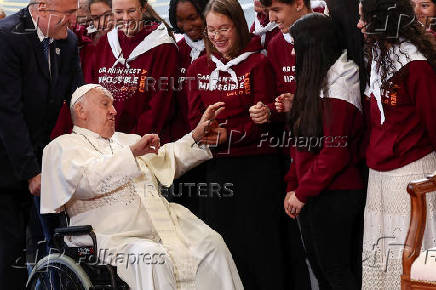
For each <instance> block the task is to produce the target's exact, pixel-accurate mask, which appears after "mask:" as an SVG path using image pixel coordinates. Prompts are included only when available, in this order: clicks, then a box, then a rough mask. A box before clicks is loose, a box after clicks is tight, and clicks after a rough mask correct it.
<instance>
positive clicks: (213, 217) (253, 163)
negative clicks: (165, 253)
mask: <svg viewBox="0 0 436 290" xmlns="http://www.w3.org/2000/svg"><path fill="white" fill-rule="evenodd" d="M279 161H280V160H279V157H278V156H275V155H267V156H244V157H225V158H216V159H212V160H209V161H208V162H207V163H206V172H205V173H206V181H207V186H208V191H207V194H204V195H200V197H199V212H200V217H201V218H202V219H203V220H204V221H205V222H206V223H207V224H208V225H209V226H210V227H211V228H213V229H214V230H216V231H217V232H218V233H219V234H221V235H222V236H223V238H224V241H225V242H226V243H227V246H228V247H229V249H230V252H231V253H232V257H233V259H234V261H235V263H236V266H237V268H238V272H239V275H240V277H241V280H242V283H243V284H244V287H245V289H247V290H251V289H263V290H270V289H274V290H281V289H284V286H283V281H284V273H283V268H284V267H283V259H284V257H283V244H282V241H281V239H280V214H281V209H282V206H281V204H283V201H282V192H281V174H280V164H279ZM218 189H219V190H218Z"/></svg>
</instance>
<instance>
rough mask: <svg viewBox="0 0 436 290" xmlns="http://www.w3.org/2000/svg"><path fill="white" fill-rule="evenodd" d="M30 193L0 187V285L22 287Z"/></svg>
mask: <svg viewBox="0 0 436 290" xmlns="http://www.w3.org/2000/svg"><path fill="white" fill-rule="evenodd" d="M32 206H33V205H32V199H31V195H30V193H29V192H28V191H27V190H26V189H23V191H17V190H15V191H9V192H7V191H6V190H0V289H1V290H3V289H4V290H15V289H25V285H26V279H27V270H26V268H25V250H26V225H27V222H28V219H29V214H30V211H31V208H32Z"/></svg>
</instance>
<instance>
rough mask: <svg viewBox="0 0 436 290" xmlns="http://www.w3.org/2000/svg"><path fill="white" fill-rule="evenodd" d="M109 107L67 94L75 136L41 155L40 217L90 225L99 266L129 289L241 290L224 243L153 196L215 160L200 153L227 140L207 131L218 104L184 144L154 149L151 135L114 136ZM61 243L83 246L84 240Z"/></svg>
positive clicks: (80, 93)
mask: <svg viewBox="0 0 436 290" xmlns="http://www.w3.org/2000/svg"><path fill="white" fill-rule="evenodd" d="M112 102H113V97H112V95H111V94H110V92H108V91H107V90H106V89H104V88H103V87H101V86H99V85H95V84H88V85H85V86H82V87H80V88H78V89H77V90H76V91H75V92H74V94H73V96H72V99H71V105H70V108H71V112H72V119H73V123H74V128H73V132H72V134H67V135H62V136H60V137H58V138H56V139H55V140H53V141H52V142H51V143H50V144H49V145H47V147H46V148H45V149H44V155H43V164H42V182H41V213H54V212H60V211H63V210H65V211H66V212H67V213H68V215H69V217H70V225H71V226H74V225H92V227H93V228H94V231H95V234H96V236H97V245H98V252H99V259H100V260H101V262H104V263H108V264H112V265H114V266H117V272H118V275H119V276H120V278H122V279H123V280H124V281H125V282H126V283H127V284H129V286H130V287H131V289H163V290H167V289H168V290H170V289H198V290H214V289H216V290H230V289H243V286H242V283H241V280H240V278H239V275H238V271H237V269H236V266H235V264H234V262H233V259H232V256H231V254H230V252H229V250H228V248H227V246H226V244H225V243H224V241H223V239H222V238H221V236H220V235H219V234H218V233H216V232H215V231H213V230H212V229H211V228H209V227H208V226H207V225H206V224H205V223H203V222H202V221H201V220H200V219H198V218H197V217H196V216H195V215H193V214H192V213H191V212H190V211H189V210H188V209H186V208H184V207H182V206H181V205H178V204H175V203H169V202H167V200H166V199H165V198H163V197H162V195H161V193H160V192H159V185H164V186H170V185H171V184H172V182H173V179H174V178H177V177H178V176H180V175H181V174H183V173H184V172H185V171H187V170H189V169H190V168H192V167H194V166H196V165H198V164H200V163H201V162H203V161H205V160H208V159H210V158H212V154H211V152H210V150H209V148H208V147H207V146H204V145H202V146H198V143H199V142H200V141H202V143H203V144H211V143H214V142H216V141H217V140H218V142H223V140H225V139H226V136H225V132H223V131H220V128H218V127H216V126H213V124H214V122H213V119H214V118H215V116H216V115H217V114H218V113H219V112H220V111H221V110H222V109H224V104H223V103H217V104H215V105H212V106H210V107H209V108H208V109H207V110H206V111H205V113H204V115H203V118H202V119H201V121H200V122H199V124H198V126H197V128H195V129H194V130H193V131H192V132H191V133H190V134H187V135H186V136H184V137H183V138H182V139H180V140H178V141H176V142H174V143H169V144H166V145H163V146H162V147H160V145H159V138H158V136H157V135H154V134H150V135H149V134H147V135H144V136H143V137H141V136H138V135H133V134H123V133H118V132H115V116H116V111H115V109H114V107H113V105H112ZM211 124H212V125H211ZM220 133H222V134H220ZM67 243H69V244H70V245H75V246H80V245H89V244H90V243H89V241H88V240H87V238H86V237H71V238H69V240H68V241H67ZM102 253H104V254H102ZM120 255H122V256H123V257H124V259H119V257H120ZM145 257H147V259H146V258H145ZM150 257H151V258H150ZM120 261H123V262H122V263H123V264H120Z"/></svg>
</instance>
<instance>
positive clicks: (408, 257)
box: [403, 172, 436, 279]
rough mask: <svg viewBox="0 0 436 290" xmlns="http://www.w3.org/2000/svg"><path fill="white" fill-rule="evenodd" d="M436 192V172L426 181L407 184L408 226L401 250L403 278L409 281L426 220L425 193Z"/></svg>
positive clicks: (418, 251) (419, 250) (420, 244)
mask: <svg viewBox="0 0 436 290" xmlns="http://www.w3.org/2000/svg"><path fill="white" fill-rule="evenodd" d="M435 190H436V172H435V173H434V174H433V175H431V176H429V177H427V179H423V180H418V181H414V182H411V183H409V185H408V186H407V192H408V193H409V195H410V225H409V231H408V233H407V237H406V241H405V244H404V250H403V276H405V277H407V278H409V279H410V269H411V267H412V264H413V262H415V260H416V258H418V256H419V254H420V252H421V247H422V238H423V236H424V230H425V226H426V219H427V202H426V195H425V194H426V193H427V192H432V191H435Z"/></svg>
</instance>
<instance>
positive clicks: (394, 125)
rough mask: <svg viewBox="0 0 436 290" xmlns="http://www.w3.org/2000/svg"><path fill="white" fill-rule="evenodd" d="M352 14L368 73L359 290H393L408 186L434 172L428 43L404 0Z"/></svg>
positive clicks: (435, 101) (434, 235)
mask: <svg viewBox="0 0 436 290" xmlns="http://www.w3.org/2000/svg"><path fill="white" fill-rule="evenodd" d="M359 10H360V21H359V23H358V27H359V29H361V31H362V32H363V33H364V36H365V51H366V55H367V58H368V67H370V70H369V71H370V75H369V82H368V86H367V89H366V91H365V95H366V96H367V98H366V103H367V104H366V105H365V108H368V112H366V114H367V116H368V117H367V119H368V120H369V131H368V145H367V148H366V160H367V164H368V167H369V168H370V171H369V181H368V193H367V202H366V206H365V229H364V243H363V247H364V248H363V250H364V252H363V289H368V290H369V289H371V290H374V289H380V290H381V289H400V287H401V285H400V284H401V283H400V280H401V274H402V262H401V256H402V255H401V253H402V251H401V250H402V248H403V244H404V242H405V238H406V234H407V229H408V228H409V223H410V198H409V195H408V194H407V191H406V188H407V184H408V183H409V182H411V181H412V180H415V179H421V178H424V177H426V176H427V175H428V174H431V173H432V172H434V171H435V170H436V152H435V151H436V122H435V121H434V113H435V112H436V98H435V94H434V92H435V91H436V50H435V42H434V38H433V37H432V35H431V34H429V33H427V32H426V31H425V29H424V27H423V26H422V25H421V24H420V23H419V22H418V21H417V20H416V18H415V11H414V10H413V7H412V4H411V1H410V0H364V1H361V3H360V7H359ZM381 27H382V28H383V29H380V28H381ZM427 205H428V212H427V227H426V229H425V232H424V239H423V247H424V248H431V247H434V246H435V245H436V196H435V194H428V195H427Z"/></svg>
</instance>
